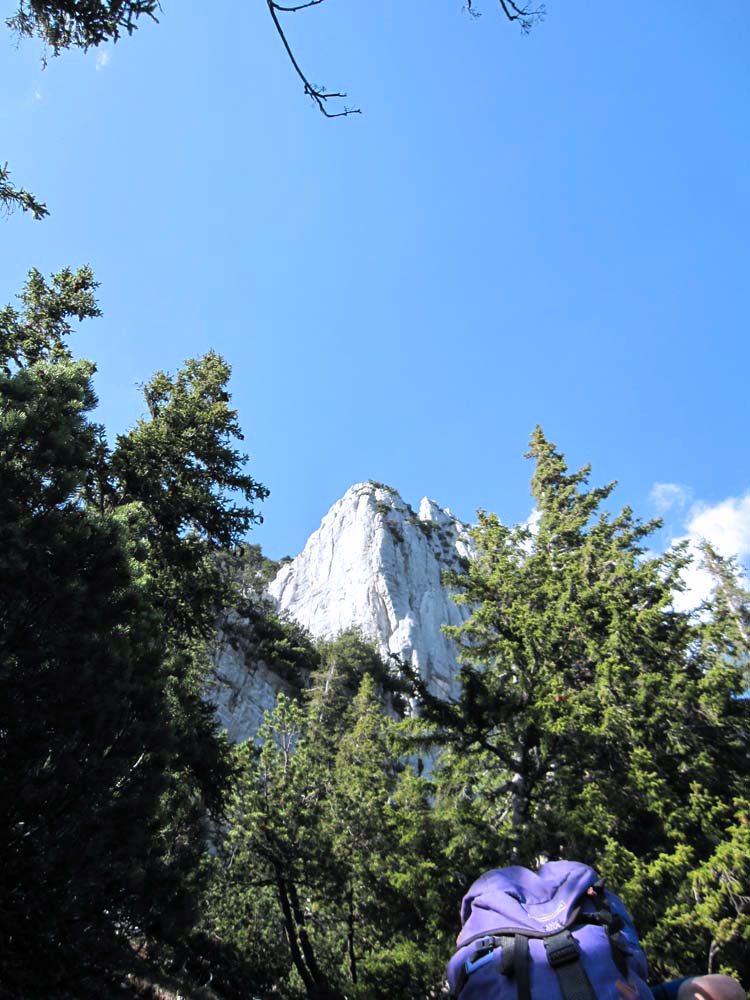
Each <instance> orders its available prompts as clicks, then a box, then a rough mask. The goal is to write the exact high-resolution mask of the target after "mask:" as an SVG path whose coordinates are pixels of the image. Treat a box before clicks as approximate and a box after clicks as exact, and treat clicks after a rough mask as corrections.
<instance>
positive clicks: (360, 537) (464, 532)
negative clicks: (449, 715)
mask: <svg viewBox="0 0 750 1000" xmlns="http://www.w3.org/2000/svg"><path fill="white" fill-rule="evenodd" d="M471 553H472V547H471V539H470V537H469V534H468V529H467V527H466V525H464V524H462V523H461V522H460V521H458V520H457V519H456V518H454V517H453V515H452V514H451V513H450V511H449V510H447V509H446V510H442V509H441V508H440V507H438V505H437V504H436V503H435V502H434V501H431V500H428V499H427V498H426V497H425V498H424V499H423V500H422V502H421V504H420V507H419V511H418V512H415V511H414V510H412V508H411V507H410V506H409V505H408V504H406V503H404V501H403V500H402V499H401V497H400V496H399V494H398V493H397V492H396V491H395V490H394V489H392V488H390V487H387V486H384V485H382V484H379V483H372V482H370V483H358V484H357V485H355V486H352V487H351V488H350V489H349V490H347V492H346V494H345V495H344V496H343V497H342V498H341V499H340V500H339V501H337V502H336V503H335V504H334V505H333V507H331V509H330V510H329V511H328V513H327V514H326V516H325V517H324V518H323V521H322V523H321V525H320V528H319V529H318V530H317V531H316V532H315V533H314V534H313V535H311V537H310V538H309V540H308V542H307V544H306V545H305V548H304V550H303V551H302V552H301V553H300V555H298V556H297V557H296V559H293V560H292V561H291V562H289V563H287V564H286V565H285V566H283V567H282V569H281V570H280V571H279V573H278V575H277V576H276V577H275V579H274V580H273V581H272V582H271V584H270V586H269V587H268V591H267V594H268V596H269V598H270V599H271V600H272V601H273V602H274V603H275V605H276V606H277V608H278V609H279V611H280V612H281V613H282V614H284V615H286V616H288V617H290V618H292V619H294V620H296V621H297V622H299V623H300V624H301V625H303V626H304V627H305V628H306V629H308V631H309V632H310V633H311V634H312V635H314V636H316V637H319V638H333V637H335V636H336V635H338V634H339V633H341V632H343V631H344V630H346V629H351V628H356V629H358V630H359V631H360V632H361V633H362V634H363V635H365V636H367V637H368V638H371V639H373V640H374V641H375V643H376V644H377V646H378V648H379V649H380V652H381V653H382V654H383V655H384V656H386V657H387V656H388V655H389V654H391V653H395V654H396V655H397V656H399V657H400V658H402V659H403V660H405V661H407V662H411V663H412V664H413V666H414V667H415V668H416V669H417V670H418V671H419V672H420V674H421V676H422V677H424V678H425V680H426V681H427V682H428V684H429V685H430V688H431V689H432V690H433V691H434V693H436V694H442V695H446V694H455V693H456V691H455V681H454V677H455V674H456V648H455V646H454V644H453V643H452V642H451V641H450V640H449V639H447V638H446V637H445V636H444V635H443V633H442V631H441V628H440V626H441V625H444V624H445V625H458V624H460V623H461V622H463V621H465V620H466V618H467V617H468V611H467V610H466V609H465V608H464V607H463V606H461V605H457V604H455V603H454V602H453V601H452V600H451V598H450V594H449V592H448V590H447V589H446V588H445V587H444V586H443V584H442V582H441V573H442V572H443V570H444V569H447V568H461V567H462V566H465V565H466V562H467V560H468V559H469V558H470V557H471Z"/></svg>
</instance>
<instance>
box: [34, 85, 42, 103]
mask: <svg viewBox="0 0 750 1000" xmlns="http://www.w3.org/2000/svg"><path fill="white" fill-rule="evenodd" d="M34 100H35V101H42V100H44V95H43V94H42V92H41V90H39V88H38V87H35V88H34Z"/></svg>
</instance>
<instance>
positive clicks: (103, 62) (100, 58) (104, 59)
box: [96, 49, 112, 70]
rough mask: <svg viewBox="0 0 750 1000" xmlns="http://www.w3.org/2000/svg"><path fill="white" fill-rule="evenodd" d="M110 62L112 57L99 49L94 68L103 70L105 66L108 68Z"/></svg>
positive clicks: (105, 50) (104, 50)
mask: <svg viewBox="0 0 750 1000" xmlns="http://www.w3.org/2000/svg"><path fill="white" fill-rule="evenodd" d="M111 62H112V56H111V54H110V53H109V52H108V51H107V49H100V50H99V51H98V52H97V53H96V68H97V70H100V69H104V67H105V66H109V64H110V63H111Z"/></svg>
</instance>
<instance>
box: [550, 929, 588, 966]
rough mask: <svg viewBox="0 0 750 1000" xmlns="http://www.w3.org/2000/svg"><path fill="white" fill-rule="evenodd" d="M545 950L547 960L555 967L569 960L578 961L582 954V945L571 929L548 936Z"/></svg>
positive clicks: (565, 963)
mask: <svg viewBox="0 0 750 1000" xmlns="http://www.w3.org/2000/svg"><path fill="white" fill-rule="evenodd" d="M544 950H545V951H546V952H547V961H548V962H549V964H550V965H551V966H552V968H553V969H557V968H559V967H560V966H561V965H567V964H568V963H569V962H576V961H577V960H578V959H579V957H580V955H581V949H580V946H579V944H578V942H577V941H576V939H575V938H574V937H573V935H572V934H571V933H570V931H565V933H564V934H555V936H554V937H550V938H546V939H545V941H544Z"/></svg>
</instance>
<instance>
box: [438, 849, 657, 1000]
mask: <svg viewBox="0 0 750 1000" xmlns="http://www.w3.org/2000/svg"><path fill="white" fill-rule="evenodd" d="M461 922H462V924H463V928H462V930H461V933H460V934H459V936H458V941H457V945H458V951H457V952H456V954H455V955H454V956H453V958H452V959H451V960H450V962H449V963H448V982H449V984H450V990H451V994H452V995H453V996H454V997H458V998H460V1000H653V994H652V993H651V990H650V989H649V987H648V986H647V985H646V977H647V974H648V969H647V965H646V956H645V955H644V953H643V950H642V948H641V946H640V944H639V942H638V935H637V934H636V932H635V927H634V926H633V920H632V918H631V916H630V914H629V913H628V911H627V909H626V908H625V905H624V904H623V903H622V901H621V900H620V899H619V898H618V897H617V896H615V895H614V894H613V893H611V892H607V891H606V890H605V889H604V888H603V886H602V882H601V879H600V878H599V876H598V875H597V874H596V872H595V871H594V869H593V868H589V867H588V865H582V864H578V863H577V862H574V861H550V862H548V863H547V864H546V865H542V866H541V868H540V869H539V871H538V872H532V871H529V869H528V868H521V867H518V866H516V867H512V868H501V869H496V870H494V871H491V872H487V874H486V875H482V877H481V878H479V879H477V881H476V882H475V883H474V885H473V886H472V887H471V888H470V889H469V891H468V892H467V894H466V896H464V900H463V902H462V904H461Z"/></svg>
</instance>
